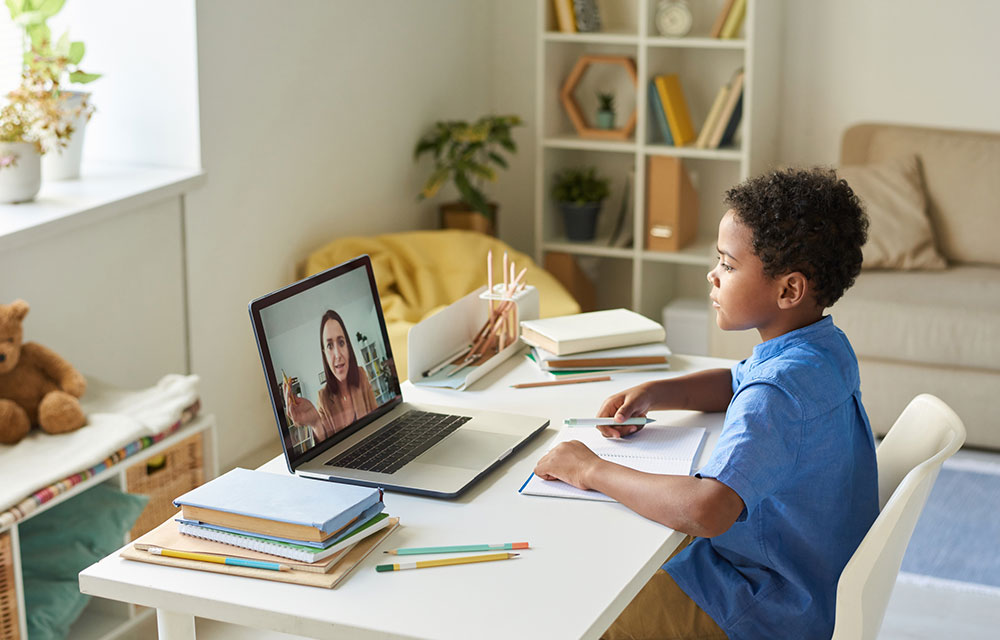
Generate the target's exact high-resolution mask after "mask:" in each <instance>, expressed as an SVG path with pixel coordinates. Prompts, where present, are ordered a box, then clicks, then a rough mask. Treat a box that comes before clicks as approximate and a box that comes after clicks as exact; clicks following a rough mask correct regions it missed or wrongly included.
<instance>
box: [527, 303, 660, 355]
mask: <svg viewBox="0 0 1000 640" xmlns="http://www.w3.org/2000/svg"><path fill="white" fill-rule="evenodd" d="M664 337H665V333H664V331H663V325H661V324H660V323H659V322H656V321H655V320H650V319H649V318H647V317H646V316H644V315H642V314H639V313H636V312H634V311H630V310H629V309H608V310H604V311H591V312H590V313H577V314H574V315H569V316H558V317H555V318H541V319H538V320H525V321H523V322H521V339H522V340H523V341H524V342H527V343H528V344H530V345H531V346H534V347H541V348H542V349H545V350H546V351H551V352H552V353H554V354H556V355H559V356H564V355H568V354H572V353H581V352H583V351H596V350H597V349H613V348H615V347H627V346H630V345H633V344H643V343H646V342H662V341H663V339H664Z"/></svg>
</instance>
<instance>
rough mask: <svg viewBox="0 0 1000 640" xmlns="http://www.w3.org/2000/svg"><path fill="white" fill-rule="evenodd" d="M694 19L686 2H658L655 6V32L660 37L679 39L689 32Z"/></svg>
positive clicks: (675, 0)
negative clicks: (658, 33)
mask: <svg viewBox="0 0 1000 640" xmlns="http://www.w3.org/2000/svg"><path fill="white" fill-rule="evenodd" d="M693 22H694V17H693V16H692V15H691V7H690V6H688V3H687V0H659V2H658V3H657V5H656V18H655V23H656V30H657V31H659V32H660V35H661V36H668V37H671V38H680V37H682V36H686V35H687V34H688V32H689V31H691V24H692V23H693Z"/></svg>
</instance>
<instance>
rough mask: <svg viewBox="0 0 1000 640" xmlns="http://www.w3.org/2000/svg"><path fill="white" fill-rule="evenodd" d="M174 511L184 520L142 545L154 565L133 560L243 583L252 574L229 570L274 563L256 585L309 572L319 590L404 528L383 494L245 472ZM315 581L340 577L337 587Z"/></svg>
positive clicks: (188, 496) (209, 486) (197, 492)
mask: <svg viewBox="0 0 1000 640" xmlns="http://www.w3.org/2000/svg"><path fill="white" fill-rule="evenodd" d="M174 505H175V506H178V507H180V509H181V512H180V513H179V514H178V517H177V518H176V519H174V520H168V521H167V522H165V523H164V524H163V525H161V526H160V527H158V528H157V529H155V530H153V531H151V532H150V533H149V534H146V535H145V536H143V537H142V538H140V539H139V540H137V541H136V543H135V544H134V547H135V549H136V550H137V551H138V552H142V551H145V552H147V556H148V557H144V556H143V555H142V554H141V553H133V554H132V555H131V556H126V557H129V558H131V559H137V560H145V561H150V562H154V560H153V559H152V558H157V559H158V560H156V562H158V563H160V564H175V565H176V566H185V567H187V568H194V569H201V570H206V571H222V572H227V573H239V574H241V575H248V574H247V573H243V572H241V571H236V570H234V569H232V568H231V567H230V566H228V565H237V566H239V567H240V568H241V569H242V570H243V571H246V570H247V569H245V568H246V567H251V568H253V567H257V566H258V565H259V564H260V563H261V560H262V559H264V560H265V562H264V563H263V564H268V563H267V562H266V560H267V559H269V560H270V563H271V564H274V565H276V566H279V567H280V569H278V570H274V571H268V570H263V569H253V570H254V571H257V573H256V574H255V575H253V577H259V578H267V579H274V580H284V581H289V582H295V581H296V580H295V574H299V573H300V572H302V573H304V574H314V578H315V579H318V580H319V583H318V584H317V586H325V587H332V586H334V584H336V582H337V581H339V580H340V579H342V578H343V576H344V575H346V573H347V572H348V571H350V569H351V568H353V566H354V565H356V564H357V563H358V562H360V561H361V559H363V558H364V557H365V556H366V555H367V554H368V552H370V551H371V550H372V549H373V548H374V547H375V546H376V545H377V544H378V543H379V542H381V541H382V540H383V539H384V538H385V537H386V536H387V535H388V534H389V533H390V532H391V531H392V529H394V528H395V527H396V525H397V524H398V518H391V517H390V516H389V515H388V514H386V513H385V512H384V510H385V503H384V502H383V501H382V491H381V490H380V489H376V488H370V487H358V486H354V485H347V484H340V483H333V482H326V481H322V480H312V479H308V478H301V477H298V476H290V475H279V474H273V473H266V472H263V471H251V470H248V469H240V468H237V469H233V470H232V471H230V472H228V473H226V474H224V475H222V476H220V477H218V478H216V479H215V480H212V481H210V482H208V483H206V484H203V485H202V486H200V487H198V488H196V489H194V490H192V491H189V492H187V493H185V494H184V495H182V496H180V497H179V498H177V499H176V500H175V501H174ZM178 553H180V554H186V555H180V556H178V555H177V554H178ZM191 554H194V555H196V556H197V555H202V556H217V557H221V558H222V559H223V560H222V561H220V560H218V559H215V560H213V559H211V558H207V557H203V558H201V559H203V560H205V562H203V563H193V564H192V558H191ZM136 556H138V557H136ZM170 560H175V561H176V562H173V563H172V562H170ZM248 560H249V561H250V562H249V563H247V562H246V561H248ZM184 561H186V562H184ZM230 561H232V562H230ZM255 563H256V564H255ZM227 569H229V570H228V571H227ZM315 574H327V575H333V574H335V576H334V577H335V578H336V580H333V581H332V583H331V580H328V579H324V578H323V577H320V576H315ZM301 583H302V584H316V583H315V582H314V581H311V580H309V579H306V580H303V581H301Z"/></svg>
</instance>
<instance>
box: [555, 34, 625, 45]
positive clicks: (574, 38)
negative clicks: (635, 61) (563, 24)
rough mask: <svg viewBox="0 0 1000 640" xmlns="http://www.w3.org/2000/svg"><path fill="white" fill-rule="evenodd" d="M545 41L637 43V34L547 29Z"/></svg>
mask: <svg viewBox="0 0 1000 640" xmlns="http://www.w3.org/2000/svg"><path fill="white" fill-rule="evenodd" d="M544 39H545V41H546V42H577V43H580V44H588V43H589V44H631V45H638V44H639V35H638V34H636V33H635V32H628V31H602V32H600V33H562V32H561V31H547V32H546V33H545V38H544Z"/></svg>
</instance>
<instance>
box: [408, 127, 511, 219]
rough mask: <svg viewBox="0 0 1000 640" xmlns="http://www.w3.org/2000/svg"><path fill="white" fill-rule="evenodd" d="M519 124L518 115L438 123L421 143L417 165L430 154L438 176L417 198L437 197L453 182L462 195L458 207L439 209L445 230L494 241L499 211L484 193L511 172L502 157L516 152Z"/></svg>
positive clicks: (434, 174)
mask: <svg viewBox="0 0 1000 640" xmlns="http://www.w3.org/2000/svg"><path fill="white" fill-rule="evenodd" d="M521 124H522V123H521V118H519V117H518V116H514V115H508V116H494V115H486V116H483V117H481V118H479V119H478V120H476V121H475V122H472V123H468V122H465V121H464V120H446V121H438V122H436V123H434V127H433V128H432V129H431V130H430V131H429V132H428V133H426V134H425V135H424V136H423V137H421V138H420V140H418V141H417V145H416V148H415V149H414V151H413V157H414V160H417V159H419V158H420V156H422V155H424V154H427V153H429V154H431V156H432V157H433V158H434V170H433V171H432V172H431V175H430V177H429V178H428V179H427V182H426V183H425V184H424V188H423V190H422V191H421V192H420V196H419V198H420V199H424V198H430V197H433V196H434V195H435V194H437V193H438V191H440V190H441V187H443V186H444V185H445V184H446V183H447V182H448V181H449V180H451V181H452V182H454V184H455V188H456V189H457V190H458V194H459V200H458V201H457V202H447V203H444V204H442V205H441V223H442V226H443V227H446V228H462V229H474V230H477V231H482V232H484V233H487V234H489V235H495V232H496V209H497V206H496V204H495V203H492V202H489V200H488V199H487V198H486V195H485V194H484V193H483V190H482V188H483V185H484V184H485V182H496V180H497V171H496V168H497V167H499V168H501V169H506V168H507V160H506V159H505V158H504V157H503V156H502V155H501V154H500V151H501V150H506V151H507V152H508V153H515V152H516V151H517V144H516V143H515V142H514V138H513V137H512V135H511V130H512V129H513V128H514V127H517V126H520V125H521Z"/></svg>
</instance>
